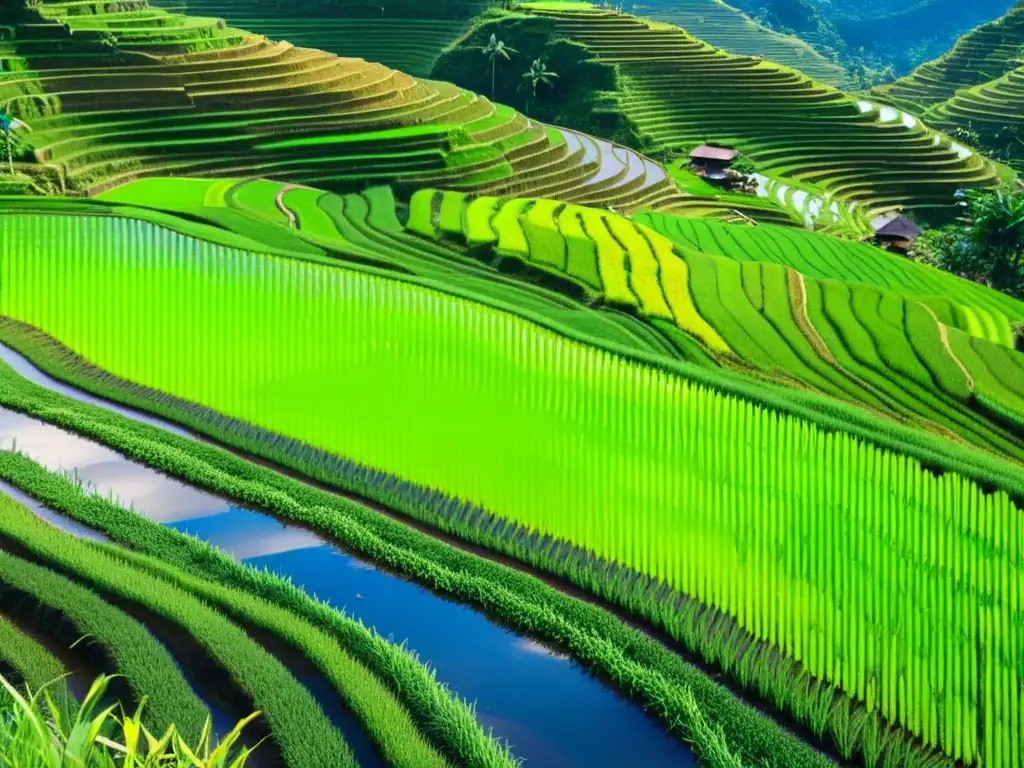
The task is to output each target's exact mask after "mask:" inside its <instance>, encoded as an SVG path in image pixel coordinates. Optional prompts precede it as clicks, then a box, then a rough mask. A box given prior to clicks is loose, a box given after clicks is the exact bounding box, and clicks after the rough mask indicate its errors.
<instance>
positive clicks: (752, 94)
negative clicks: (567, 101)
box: [435, 5, 997, 234]
mask: <svg viewBox="0 0 1024 768" xmlns="http://www.w3.org/2000/svg"><path fill="white" fill-rule="evenodd" d="M523 9H524V10H527V11H529V12H530V13H531V14H532V15H533V16H539V17H541V18H544V19H548V20H550V22H551V23H552V24H553V31H552V35H555V36H558V37H562V38H565V39H568V40H570V41H573V42H574V43H577V44H581V45H583V46H585V47H586V50H587V51H589V54H590V55H591V56H592V57H594V58H595V59H596V60H597V61H598V62H601V63H604V64H607V65H614V66H615V67H617V71H618V72H619V74H620V78H621V85H620V87H619V89H618V92H617V93H616V94H615V100H614V102H612V104H610V105H608V106H605V107H601V109H607V110H609V111H613V112H619V111H621V112H623V113H624V114H625V115H626V117H627V118H628V119H629V121H630V122H631V123H632V125H633V126H634V127H635V130H636V132H637V133H638V134H639V135H640V137H641V141H642V144H643V145H644V146H645V147H647V148H649V149H651V150H657V151H678V150H680V149H685V148H686V147H689V146H692V145H694V144H697V143H702V142H708V141H712V142H719V143H724V144H731V145H735V146H737V147H738V148H740V149H741V150H743V151H744V152H745V153H746V154H747V155H748V156H749V157H750V158H751V159H753V160H754V161H755V162H756V164H757V165H758V167H759V168H760V170H761V173H762V174H764V175H765V176H766V177H772V178H776V179H779V180H781V181H783V182H784V183H785V187H784V188H783V189H782V190H781V191H780V193H779V194H780V196H781V197H784V198H785V201H786V203H787V204H789V205H791V206H792V207H793V208H794V209H796V210H797V211H798V212H799V213H800V214H801V216H807V217H809V218H815V219H816V220H817V221H818V223H820V224H823V225H835V226H837V227H840V228H842V229H844V230H846V231H852V232H857V233H858V234H860V233H863V232H864V231H866V230H867V217H868V216H869V215H872V214H874V213H876V212H881V211H886V210H891V209H893V208H899V207H905V208H908V209H917V210H918V211H919V212H921V213H927V211H928V209H930V208H935V207H940V208H945V209H947V210H948V209H949V206H950V204H951V202H952V200H953V194H954V192H955V191H956V190H957V189H960V188H962V187H972V186H987V185H992V184H994V183H995V182H996V181H997V171H996V168H995V167H994V166H993V165H992V164H991V163H990V162H988V161H987V160H986V159H985V158H983V157H981V156H979V155H978V154H976V153H973V152H971V151H970V150H967V149H965V148H963V147H959V146H957V145H955V144H954V143H952V142H951V141H950V140H949V139H948V138H946V137H944V136H941V135H939V134H937V133H935V132H934V131H932V130H930V129H928V128H927V127H925V126H923V125H922V124H921V123H920V121H917V120H916V119H914V118H912V117H910V116H901V115H899V114H898V113H896V112H894V111H893V110H888V111H886V110H879V109H878V108H877V107H875V105H873V104H871V103H870V102H866V101H864V100H856V99H854V98H851V97H849V96H847V95H845V94H843V93H842V92H841V91H837V90H835V89H833V88H831V87H829V86H826V85H822V84H820V83H816V82H814V81H812V80H809V79H808V78H806V77H805V76H803V75H802V74H800V73H799V72H797V71H795V70H792V69H788V68H785V67H782V66H780V65H777V64H773V63H770V62H767V61H763V60H760V59H757V58H752V57H741V56H733V55H730V54H727V53H725V52H723V51H721V50H718V49H716V48H713V47H711V46H709V45H707V44H706V43H703V42H701V41H699V40H697V39H695V38H693V37H691V36H690V35H688V34H686V32H684V31H683V30H681V29H679V28H677V27H672V26H669V25H657V24H655V23H653V22H645V21H643V20H641V19H638V18H636V17H634V16H630V15H628V14H619V13H616V12H613V11H606V10H599V9H595V8H586V7H575V8H566V9H560V8H558V6H557V5H546V6H537V7H534V8H532V9H531V7H530V6H529V5H527V6H523ZM503 23H504V24H509V25H512V24H515V23H517V22H516V17H515V16H514V15H513V16H510V17H508V19H507V20H506V21H504V22H503V21H502V20H497V21H492V22H488V23H486V24H481V25H479V26H478V27H477V28H476V29H475V31H474V33H473V35H472V36H470V37H469V38H468V39H467V40H466V41H465V45H466V46H471V45H473V44H475V43H476V42H477V41H478V40H481V39H483V38H484V37H486V36H487V35H488V33H490V32H499V33H500V32H502V28H501V26H500V25H501V24H503ZM530 55H531V54H530V53H529V52H526V54H525V56H526V58H529V57H530ZM444 64H445V60H444V59H442V61H441V62H440V63H439V67H438V69H437V70H435V72H436V73H438V74H442V73H446V72H447V70H445V69H444V68H443V65H444ZM550 93H551V95H550V96H549V97H548V98H551V99H557V98H558V90H557V88H555V89H553V90H552V91H551V92H550ZM889 112H893V114H889ZM768 181H770V179H766V183H767V182H768ZM769 192H770V190H769ZM772 194H774V193H772ZM850 213H852V214H853V215H852V217H851V216H849V215H848V214H850Z"/></svg>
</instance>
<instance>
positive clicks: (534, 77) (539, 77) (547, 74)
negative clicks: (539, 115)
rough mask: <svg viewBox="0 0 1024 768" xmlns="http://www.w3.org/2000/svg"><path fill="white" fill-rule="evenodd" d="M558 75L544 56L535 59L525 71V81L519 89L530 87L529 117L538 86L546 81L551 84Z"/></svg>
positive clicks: (527, 109)
mask: <svg viewBox="0 0 1024 768" xmlns="http://www.w3.org/2000/svg"><path fill="white" fill-rule="evenodd" d="M556 77H558V75H557V74H556V73H555V72H552V71H551V70H549V69H548V66H547V59H545V58H543V57H541V58H539V59H534V60H533V63H532V64H531V65H530V68H529V69H528V70H527V71H526V72H524V73H523V82H521V83H520V84H519V89H520V90H521V89H523V88H524V87H529V89H530V96H529V97H528V98H527V100H526V116H527V117H529V116H530V105H531V104H532V103H533V101H534V99H536V98H537V86H538V85H540V84H541V83H544V85H551V84H552V83H551V81H552V79H553V78H556Z"/></svg>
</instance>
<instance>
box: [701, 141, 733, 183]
mask: <svg viewBox="0 0 1024 768" xmlns="http://www.w3.org/2000/svg"><path fill="white" fill-rule="evenodd" d="M739 156H740V153H739V150H736V149H732V148H731V147H712V146H709V145H707V144H701V145H700V146H699V147H697V148H696V149H694V150H693V151H692V152H691V153H690V167H691V168H693V169H694V170H696V171H704V172H705V173H706V174H707V175H708V176H709V177H711V178H715V177H718V178H724V177H725V170H726V169H727V168H728V167H729V166H730V165H732V164H733V163H734V162H735V161H736V158H737V157H739ZM712 174H714V175H712Z"/></svg>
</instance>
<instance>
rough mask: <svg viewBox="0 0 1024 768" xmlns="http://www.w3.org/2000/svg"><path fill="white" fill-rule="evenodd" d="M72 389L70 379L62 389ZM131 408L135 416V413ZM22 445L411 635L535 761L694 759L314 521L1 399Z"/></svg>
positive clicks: (391, 633) (621, 704)
mask: <svg viewBox="0 0 1024 768" xmlns="http://www.w3.org/2000/svg"><path fill="white" fill-rule="evenodd" d="M12 354H13V353H12V352H11V351H10V350H7V349H5V348H2V347H0V357H3V359H5V360H8V361H10V359H11V355H12ZM31 378H32V380H34V381H36V383H40V384H43V385H44V386H46V385H47V383H46V382H47V379H48V378H49V377H46V376H45V375H44V374H41V373H40V372H38V371H35V373H34V374H33V375H32V377H31ZM51 381H52V380H51ZM68 390H69V388H67V387H64V388H63V391H64V394H69V392H68ZM70 391H71V392H75V390H70ZM93 400H95V399H93ZM124 411H125V415H127V416H129V417H132V414H133V413H134V412H133V411H130V410H127V409H124ZM14 444H16V447H17V449H18V450H19V451H21V452H23V453H25V454H26V455H28V456H30V457H31V458H33V459H35V460H36V461H38V462H40V463H42V464H43V465H44V466H46V467H48V468H50V469H53V470H63V471H70V472H73V473H75V474H76V475H77V477H79V478H81V479H82V480H83V481H84V482H85V483H87V484H88V485H89V486H90V487H94V488H95V489H96V490H97V491H98V492H100V493H102V494H103V495H108V494H109V495H112V496H113V497H114V498H116V499H118V500H120V502H121V503H122V504H125V505H131V506H132V507H133V508H134V509H135V510H136V511H138V512H139V513H140V514H143V515H145V516H146V517H149V518H150V519H153V520H157V521H159V522H161V523H163V524H166V525H169V526H171V527H173V528H175V529H176V530H179V531H182V532H187V533H189V534H191V535H193V536H197V537H198V538H200V539H202V540H204V541H207V542H209V543H210V544H213V545H215V546H217V547H220V548H221V549H223V550H225V551H226V552H228V553H229V554H230V555H231V556H232V557H234V558H236V559H239V560H242V561H244V562H246V563H247V564H249V565H253V566H256V567H258V568H268V569H270V570H271V571H273V572H275V573H278V574H280V575H282V576H285V577H287V578H290V579H291V580H292V581H293V582H294V583H295V584H296V585H298V586H300V587H301V588H302V589H304V590H305V591H306V592H307V593H309V594H311V595H314V596H316V597H317V598H319V599H321V600H326V601H328V602H330V603H331V604H332V605H334V606H335V607H339V608H344V609H346V611H347V612H348V613H349V614H351V615H354V616H355V617H356V618H358V619H360V620H362V621H363V623H365V624H366V625H368V626H372V627H374V628H375V629H376V630H377V631H378V632H380V633H381V634H382V635H384V636H385V637H389V638H390V639H392V640H394V641H397V642H401V641H403V640H406V641H408V644H409V646H410V648H412V649H413V650H414V651H416V652H417V653H418V654H419V655H420V657H421V658H422V659H423V660H426V661H429V662H430V664H431V666H433V667H435V668H436V670H437V674H438V678H439V679H440V680H442V681H444V682H445V683H446V684H448V685H449V686H450V687H451V688H452V689H453V690H454V691H456V692H458V694H459V695H461V696H462V697H464V698H467V699H469V700H475V701H476V702H477V713H478V716H479V719H480V721H481V722H482V723H483V724H484V726H485V727H493V729H494V732H495V733H496V734H497V735H499V736H501V737H503V738H506V739H508V741H509V742H510V743H511V744H512V747H513V751H514V753H515V754H516V755H517V756H519V757H522V758H525V760H526V763H527V765H536V766H559V768H562V767H564V768H573V767H574V766H580V768H583V767H584V766H587V767H588V768H589V767H591V766H645V767H646V766H650V767H651V768H654V767H656V766H695V765H696V761H695V760H694V758H693V756H692V754H691V753H690V752H689V750H688V749H687V748H686V747H685V746H684V745H683V744H681V743H680V742H679V741H677V740H676V739H675V738H673V737H671V736H669V735H668V734H667V733H666V732H665V731H664V729H663V728H662V727H661V726H660V725H659V724H658V723H656V722H655V721H653V720H652V719H650V718H648V717H647V716H646V715H645V714H644V713H643V712H642V711H641V710H640V708H639V707H638V706H636V705H635V704H633V703H631V702H629V701H627V700H625V699H623V698H622V697H620V696H619V695H618V694H617V693H615V692H614V691H613V690H611V689H610V688H609V687H607V686H606V685H605V684H604V683H602V682H601V681H599V680H597V679H596V678H594V677H593V676H592V675H590V674H589V673H588V672H586V671H585V670H584V669H583V668H582V667H581V666H580V665H578V664H577V663H576V662H574V661H571V660H570V659H568V658H567V657H566V656H565V655H564V654H561V653H555V652H553V651H551V650H550V649H548V648H546V647H545V646H544V645H542V644H540V643H537V642H536V641H534V640H532V639H530V638H526V637H523V636H521V635H518V634H516V633H514V632H511V631H509V630H506V629H504V628H502V627H500V626H498V625H496V624H494V623H492V622H491V621H489V620H488V619H487V618H486V617H485V616H483V615H482V614H480V613H478V612H476V611H474V610H473V609H471V608H468V607H466V606H463V605H460V604H457V603H454V602H451V601H449V600H446V599H444V598H442V597H440V596H438V595H435V594H433V593H432V592H430V591H428V590H425V589H423V588H421V587H420V586H418V585H416V584H415V583H412V582H409V581H406V580H404V579H401V578H398V577H396V576H394V575H392V574H389V573H386V572H384V571H381V570H379V569H378V568H376V567H374V566H373V565H371V564H369V563H367V562H364V561H361V560H359V559H357V558H354V557H352V556H350V555H349V554H347V553H345V552H344V551H341V550H339V549H338V548H337V547H335V546H333V545H331V544H328V543H326V542H325V541H324V540H323V539H322V538H320V537H319V536H317V535H316V534H314V533H312V532H311V531H308V530H306V529H304V528H301V527H298V526H293V525H286V524H283V523H281V522H280V521H278V520H276V519H274V518H272V517H270V516H268V515H265V514H262V513H258V512H255V511H252V510H248V509H243V508H240V507H238V506H235V505H233V504H231V503H230V502H227V501H225V500H223V499H220V498H218V497H216V496H213V495H212V494H209V493H206V492H205V491H201V490H199V489H197V488H192V487H189V486H186V485H184V484H182V483H180V482H179V481H177V480H174V479H172V478H169V477H166V476H164V475H161V474H159V473H158V472H156V471H154V470H151V469H149V468H148V467H145V466H143V465H140V464H136V463H134V462H132V461H129V460H128V459H126V458H125V457H123V456H121V455H120V454H117V453H116V452H114V451H111V450H110V449H108V448H106V447H104V446H101V445H97V444H95V443H92V442H90V441H88V440H86V439H84V438H82V437H79V436H77V435H73V434H70V433H68V432H65V431H63V430H61V429H58V428H56V427H53V426H51V425H48V424H43V423H41V422H39V421H36V420H34V419H31V418H28V417H26V416H23V415H21V414H17V413H13V412H10V411H5V410H3V409H0V446H2V447H4V448H10V447H11V446H12V445H14ZM0 490H4V491H5V492H6V491H7V489H5V488H2V487H0ZM12 495H14V494H12ZM34 506H35V507H38V505H34ZM46 514H48V515H49V516H50V517H51V518H52V517H53V513H50V512H48V511H47V513H46ZM67 522H68V521H63V522H62V523H61V525H62V527H65V528H66V527H67V526H66V525H65V523H67ZM360 751H362V750H360Z"/></svg>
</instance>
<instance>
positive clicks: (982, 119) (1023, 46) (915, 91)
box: [875, 2, 1024, 169]
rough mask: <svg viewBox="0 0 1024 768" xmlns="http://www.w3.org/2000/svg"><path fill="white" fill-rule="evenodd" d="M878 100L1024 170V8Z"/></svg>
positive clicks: (972, 36) (976, 33) (983, 29)
mask: <svg viewBox="0 0 1024 768" xmlns="http://www.w3.org/2000/svg"><path fill="white" fill-rule="evenodd" d="M875 95H876V96H877V98H879V99H881V100H884V101H886V102H888V103H891V104H894V105H896V106H899V107H901V108H903V109H906V110H908V111H911V112H914V113H915V114H918V115H921V116H922V117H923V118H924V119H925V120H926V121H927V122H928V123H929V124H931V125H934V126H936V127H938V128H941V129H943V130H946V131H949V132H956V133H958V134H959V135H960V136H961V137H962V138H963V139H964V140H965V141H970V142H972V143H975V144H978V145H979V146H980V147H982V148H984V149H986V150H988V151H989V152H990V153H992V154H993V155H995V156H996V157H998V158H999V159H1002V160H1004V161H1005V162H1007V163H1010V164H1011V165H1013V166H1014V167H1016V168H1018V169H1024V2H1022V3H1019V4H1018V5H1017V6H1016V7H1014V8H1013V9H1012V10H1011V11H1010V12H1009V13H1007V14H1006V15H1005V16H1003V17H1002V18H1000V19H998V20H996V21H994V22H991V23H989V24H985V25H983V26H981V27H978V28H977V29H976V30H974V31H972V32H971V33H969V34H967V35H965V36H964V37H963V38H961V39H960V40H959V41H958V42H957V44H956V46H955V47H954V48H953V49H952V50H951V51H949V52H948V53H946V54H945V55H943V56H942V57H940V58H938V59H936V60H935V61H930V62H928V63H926V64H923V65H921V66H920V67H918V68H917V69H916V70H914V72H913V73H911V74H910V75H908V76H907V77H904V78H902V79H901V80H898V81H897V82H895V83H893V84H891V85H888V86H884V87H881V88H877V89H876V90H875Z"/></svg>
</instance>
